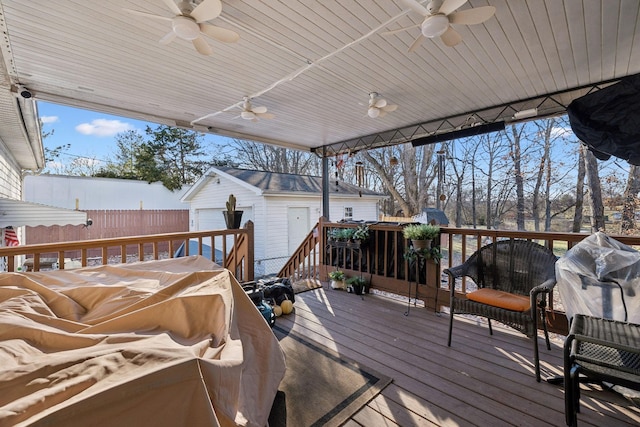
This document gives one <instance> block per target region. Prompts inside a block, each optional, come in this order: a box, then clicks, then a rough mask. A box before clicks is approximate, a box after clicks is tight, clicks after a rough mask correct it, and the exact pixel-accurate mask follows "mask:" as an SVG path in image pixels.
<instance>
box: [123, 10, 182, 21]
mask: <svg viewBox="0 0 640 427" xmlns="http://www.w3.org/2000/svg"><path fill="white" fill-rule="evenodd" d="M124 10H125V11H126V12H129V13H132V14H134V15H140V16H144V17H145V18H152V19H161V20H163V21H171V18H167V17H166V16H160V15H154V14H152V13H147V12H140V11H139V10H133V9H124Z"/></svg>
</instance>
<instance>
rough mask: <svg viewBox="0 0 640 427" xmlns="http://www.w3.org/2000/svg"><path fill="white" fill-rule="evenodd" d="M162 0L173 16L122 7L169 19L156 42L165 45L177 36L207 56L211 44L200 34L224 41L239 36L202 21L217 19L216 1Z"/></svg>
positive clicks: (150, 16)
mask: <svg viewBox="0 0 640 427" xmlns="http://www.w3.org/2000/svg"><path fill="white" fill-rule="evenodd" d="M164 3H165V4H166V5H167V7H168V8H169V10H170V11H171V12H172V13H173V14H174V15H175V16H174V17H173V18H168V17H166V16H160V15H154V14H151V13H146V12H140V11H138V10H131V9H125V10H126V11H127V12H130V13H133V14H136V15H140V16H144V17H147V18H153V19H161V20H163V21H170V22H171V31H170V32H169V33H167V34H166V35H165V36H164V37H162V38H161V39H160V43H161V44H169V43H171V42H172V41H173V40H175V38H176V37H179V38H181V39H184V40H187V41H190V42H191V43H193V46H194V47H195V48H196V50H197V51H198V52H199V53H200V54H202V55H211V54H212V53H213V50H212V49H211V46H209V44H208V43H207V42H206V40H205V39H204V38H202V37H201V36H202V35H206V36H209V37H211V38H213V39H215V40H218V41H221V42H224V43H234V42H237V41H238V40H239V39H240V36H239V35H238V33H236V32H235V31H232V30H228V29H226V28H221V27H216V26H215V25H211V24H207V23H206V21H210V20H212V19H214V18H217V17H218V16H219V15H220V13H221V12H222V3H221V2H220V0H203V1H202V3H200V4H196V3H195V2H194V1H181V2H179V3H177V4H176V3H174V1H173V0H164Z"/></svg>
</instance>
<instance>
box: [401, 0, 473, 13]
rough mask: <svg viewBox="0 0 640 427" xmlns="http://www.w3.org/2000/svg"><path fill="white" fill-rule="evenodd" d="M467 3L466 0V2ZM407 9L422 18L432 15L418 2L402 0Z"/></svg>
mask: <svg viewBox="0 0 640 427" xmlns="http://www.w3.org/2000/svg"><path fill="white" fill-rule="evenodd" d="M465 1H466V0H465ZM400 2H401V3H403V4H404V5H405V6H406V7H408V8H410V9H411V10H413V11H414V12H416V13H418V14H420V16H426V15H430V13H429V11H428V10H427V8H425V7H424V6H423V5H421V4H420V3H418V2H417V1H416V0H400Z"/></svg>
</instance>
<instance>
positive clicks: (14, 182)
mask: <svg viewBox="0 0 640 427" xmlns="http://www.w3.org/2000/svg"><path fill="white" fill-rule="evenodd" d="M20 172H21V171H20V168H19V167H18V165H17V164H16V163H15V162H13V161H12V160H11V156H10V155H9V153H8V152H7V151H6V148H5V146H4V144H2V143H1V142H0V197H5V198H7V199H15V200H20V199H22V176H21V173H20Z"/></svg>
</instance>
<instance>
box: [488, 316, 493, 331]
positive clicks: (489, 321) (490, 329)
mask: <svg viewBox="0 0 640 427" xmlns="http://www.w3.org/2000/svg"><path fill="white" fill-rule="evenodd" d="M487 322H488V323H489V335H493V328H492V327H491V319H489V318H488V317H487Z"/></svg>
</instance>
